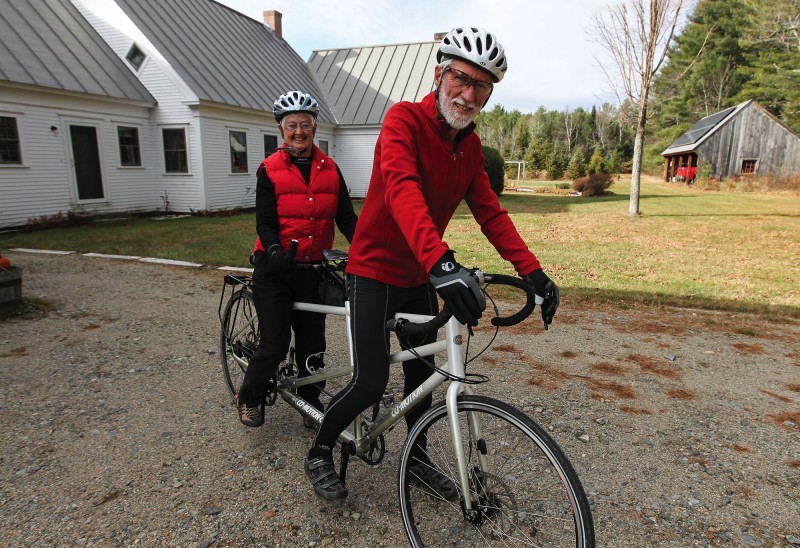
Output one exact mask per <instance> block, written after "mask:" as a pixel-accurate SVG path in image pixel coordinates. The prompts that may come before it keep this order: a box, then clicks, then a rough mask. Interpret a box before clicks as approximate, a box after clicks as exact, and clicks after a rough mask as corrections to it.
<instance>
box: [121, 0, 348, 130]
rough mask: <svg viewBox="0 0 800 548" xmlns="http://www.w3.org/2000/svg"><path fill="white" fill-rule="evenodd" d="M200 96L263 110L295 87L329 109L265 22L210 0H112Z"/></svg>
mask: <svg viewBox="0 0 800 548" xmlns="http://www.w3.org/2000/svg"><path fill="white" fill-rule="evenodd" d="M116 2H117V4H119V6H120V7H121V8H122V9H123V11H124V12H125V13H126V15H128V17H130V18H131V20H132V21H133V22H134V23H135V24H136V25H137V26H138V27H139V29H140V30H141V31H142V32H143V33H144V34H145V35H146V36H147V38H148V39H149V40H150V41H151V42H152V43H153V45H154V46H155V47H156V48H157V49H158V51H159V52H160V53H161V55H163V56H164V57H165V58H166V60H167V61H168V62H169V64H170V65H171V66H172V68H173V69H175V71H177V73H178V74H179V75H180V77H181V78H182V79H183V80H184V81H185V82H186V83H187V84H188V85H189V87H190V88H191V89H192V91H193V92H194V93H196V94H197V96H198V97H199V98H200V99H205V100H208V101H213V102H216V103H222V104H226V105H233V106H239V107H244V108H251V109H257V110H264V111H270V112H271V111H272V105H273V103H274V101H275V99H277V98H278V97H279V96H280V95H281V94H283V93H286V92H287V91H290V90H295V89H299V90H301V91H304V92H306V93H310V94H311V95H312V96H313V97H314V98H315V99H317V101H318V102H319V104H320V114H319V119H320V121H323V122H327V123H331V124H333V123H335V119H334V117H333V114H332V113H331V111H330V109H329V108H328V106H327V105H326V104H325V101H324V100H323V94H322V92H321V91H320V89H319V87H318V86H317V83H316V82H315V81H314V78H313V77H312V75H311V73H310V72H309V69H308V67H307V65H306V64H305V63H304V62H303V60H302V59H301V58H300V56H299V55H297V52H295V51H294V50H293V49H292V48H291V46H289V44H288V43H287V42H286V41H285V40H283V39H282V38H278V37H277V36H276V35H275V33H274V32H273V31H272V29H270V28H269V27H267V26H266V25H265V24H264V23H263V22H260V21H256V20H254V19H251V18H250V17H247V16H246V15H243V14H241V13H239V12H238V11H235V10H233V9H231V8H228V7H227V6H223V5H222V4H219V3H217V2H215V1H213V0H169V1H168V2H165V1H164V0H116Z"/></svg>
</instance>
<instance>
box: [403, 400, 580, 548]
mask: <svg viewBox="0 0 800 548" xmlns="http://www.w3.org/2000/svg"><path fill="white" fill-rule="evenodd" d="M457 407H458V422H459V424H460V425H461V438H462V442H463V444H464V453H465V457H466V464H467V470H468V472H469V477H470V496H471V497H472V500H473V501H475V502H473V508H475V509H477V510H478V511H477V512H476V514H474V516H473V517H472V520H473V521H472V522H470V521H469V520H468V519H467V517H466V516H465V513H464V511H463V510H462V505H461V503H460V502H459V501H458V500H454V501H447V500H445V499H444V498H443V497H441V496H439V495H436V494H435V493H434V492H433V491H431V490H430V489H428V488H426V487H425V486H424V485H421V484H420V480H419V478H417V477H416V476H415V475H414V473H413V472H411V471H410V469H409V468H410V466H411V460H412V459H411V452H412V448H413V447H414V445H415V444H416V443H417V442H418V440H420V437H421V436H426V437H427V455H428V457H429V459H430V461H431V463H432V464H433V465H434V466H435V467H436V468H437V469H438V470H439V471H441V472H442V473H444V474H445V475H446V476H447V477H448V478H450V480H451V481H453V483H454V484H455V485H456V486H457V488H458V491H459V498H462V497H463V493H462V492H461V488H460V485H459V481H458V473H457V471H456V467H455V454H454V451H453V441H452V436H451V430H450V424H449V419H448V416H447V409H446V407H445V402H444V401H442V402H439V403H438V404H437V405H435V406H433V407H432V408H431V409H430V410H429V411H428V412H427V413H426V414H425V415H423V416H422V417H421V418H420V419H419V420H418V421H417V423H416V424H415V425H414V427H413V428H412V429H411V432H410V433H409V435H408V438H407V440H406V443H405V445H404V446H403V451H402V454H401V457H400V466H399V470H398V496H399V500H400V511H401V514H402V518H403V526H404V528H405V531H406V534H407V536H408V539H409V541H410V542H411V545H412V546H429V547H434V546H435V547H437V548H438V547H440V546H451V545H464V544H466V545H468V546H519V545H523V546H528V545H530V546H570V547H572V546H575V547H578V548H590V547H593V546H594V526H593V523H592V515H591V511H590V508H589V501H588V499H587V497H586V494H585V492H584V490H583V486H582V485H581V483H580V480H579V479H578V476H577V474H576V473H575V470H574V469H573V467H572V465H571V464H570V462H569V461H568V460H567V457H566V456H565V455H564V453H563V452H562V451H561V449H560V448H559V447H558V445H557V444H556V443H555V442H554V441H553V439H552V438H551V437H550V436H549V435H548V434H547V433H546V432H545V431H544V430H543V429H542V428H541V427H540V426H539V425H538V424H536V423H535V422H534V421H533V420H532V419H531V418H530V417H528V416H527V415H525V414H524V413H522V412H521V411H519V410H518V409H515V408H514V407H512V406H510V405H508V404H506V403H504V402H501V401H498V400H495V399H493V398H488V397H484V396H463V395H462V396H460V397H459V399H458V403H457ZM469 415H472V416H473V417H474V418H478V419H480V424H481V428H482V433H483V435H482V436H481V440H480V441H479V442H478V443H476V441H477V440H475V439H473V436H472V434H471V433H470V429H469V427H468V425H467V417H468V416H469ZM479 446H480V447H481V448H482V449H480V450H479ZM479 451H481V452H483V453H484V454H485V455H486V458H487V459H488V468H489V470H487V471H481V469H480V466H479V464H478V461H477V457H478V452H479Z"/></svg>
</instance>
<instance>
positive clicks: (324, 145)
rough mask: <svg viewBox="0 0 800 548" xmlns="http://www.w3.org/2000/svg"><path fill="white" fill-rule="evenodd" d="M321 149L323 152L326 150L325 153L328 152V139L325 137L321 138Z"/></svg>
mask: <svg viewBox="0 0 800 548" xmlns="http://www.w3.org/2000/svg"><path fill="white" fill-rule="evenodd" d="M319 149H320V150H321V151H322V152H324V153H325V154H328V141H325V140H324V139H320V140H319Z"/></svg>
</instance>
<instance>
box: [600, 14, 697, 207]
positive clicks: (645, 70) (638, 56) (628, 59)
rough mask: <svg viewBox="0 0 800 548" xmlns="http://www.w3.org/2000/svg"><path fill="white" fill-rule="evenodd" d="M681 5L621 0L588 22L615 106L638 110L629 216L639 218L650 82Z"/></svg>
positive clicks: (675, 25)
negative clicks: (602, 54)
mask: <svg viewBox="0 0 800 548" xmlns="http://www.w3.org/2000/svg"><path fill="white" fill-rule="evenodd" d="M683 4H684V0H626V1H624V2H623V3H621V4H617V5H616V6H610V7H609V8H608V11H607V12H605V13H600V14H597V15H595V16H593V17H592V23H593V26H594V33H593V34H594V38H595V40H596V41H597V42H598V43H599V44H600V45H601V46H602V47H603V49H605V50H606V52H607V53H609V54H610V55H611V59H612V61H613V63H612V65H613V69H612V68H607V66H606V63H604V62H601V61H600V60H598V62H599V64H600V66H601V67H602V69H603V72H604V73H605V76H606V78H607V79H608V82H609V84H611V87H612V88H613V90H614V92H615V93H616V94H617V99H619V101H620V104H622V103H623V102H624V100H625V99H628V100H630V101H631V102H632V103H633V104H635V105H636V107H637V108H638V111H639V113H638V116H637V120H636V138H635V139H634V142H633V167H632V174H631V199H630V205H629V208H628V213H629V214H630V215H638V214H639V187H640V183H641V176H642V156H643V152H644V135H645V126H646V125H647V101H648V98H649V96H650V87H651V85H652V83H653V79H654V78H655V76H656V73H657V72H658V69H659V68H660V67H661V64H662V63H663V62H664V58H665V57H666V55H667V49H668V48H669V44H670V42H671V41H672V37H673V36H674V35H675V29H676V28H677V25H678V16H679V15H680V12H681V10H682V8H683Z"/></svg>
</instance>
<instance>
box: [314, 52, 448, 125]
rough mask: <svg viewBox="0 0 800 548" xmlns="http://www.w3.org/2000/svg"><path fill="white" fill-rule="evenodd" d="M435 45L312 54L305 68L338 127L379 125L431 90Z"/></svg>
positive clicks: (434, 64) (434, 63)
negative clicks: (400, 105)
mask: <svg viewBox="0 0 800 548" xmlns="http://www.w3.org/2000/svg"><path fill="white" fill-rule="evenodd" d="M438 48H439V42H438V41H435V42H416V43H408V44H392V45H382V46H365V47H353V48H343V49H329V50H316V51H314V52H312V53H311V57H310V59H309V60H308V65H309V67H310V69H311V71H312V72H313V73H314V75H315V76H316V78H317V81H318V82H319V84H320V86H321V87H322V91H323V93H324V94H325V97H326V99H327V101H328V104H329V105H331V107H332V108H333V110H334V112H335V114H336V119H337V121H338V122H339V124H341V125H380V124H381V123H382V122H383V117H384V116H385V115H386V111H387V110H389V107H391V106H392V105H393V104H395V103H397V102H399V101H419V100H421V99H422V98H423V97H424V96H425V95H427V94H428V93H430V92H431V91H432V90H433V67H434V66H436V52H437V50H438Z"/></svg>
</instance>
